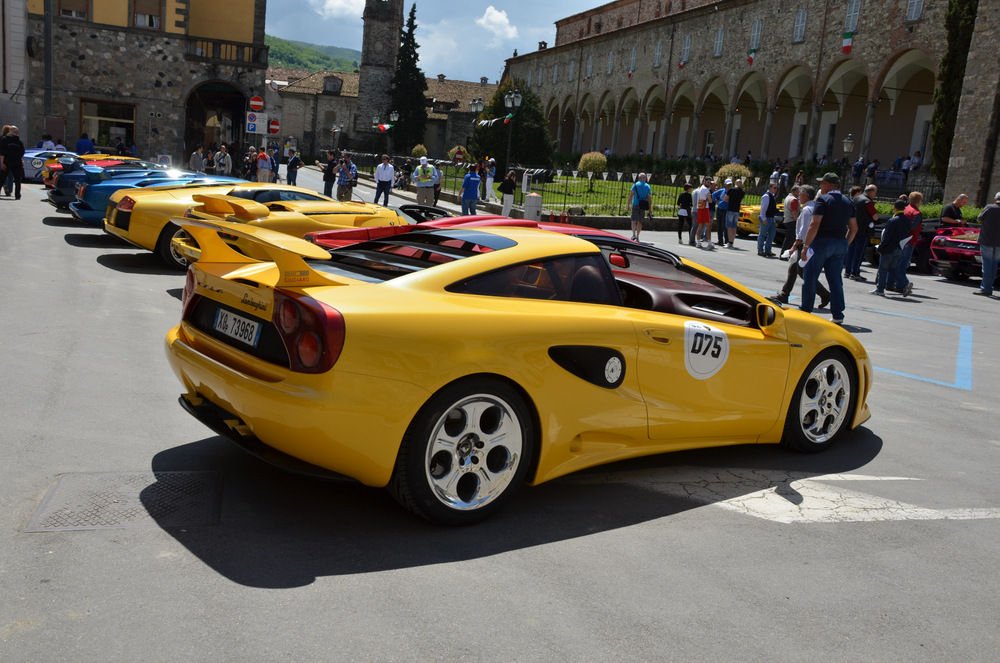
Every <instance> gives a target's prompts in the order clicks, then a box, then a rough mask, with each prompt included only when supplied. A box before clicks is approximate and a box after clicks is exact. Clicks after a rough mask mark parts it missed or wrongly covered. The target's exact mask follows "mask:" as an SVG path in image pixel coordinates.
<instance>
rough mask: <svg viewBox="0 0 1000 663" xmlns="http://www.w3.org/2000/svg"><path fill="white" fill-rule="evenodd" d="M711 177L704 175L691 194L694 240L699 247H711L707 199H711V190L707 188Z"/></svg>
mask: <svg viewBox="0 0 1000 663" xmlns="http://www.w3.org/2000/svg"><path fill="white" fill-rule="evenodd" d="M711 184H712V178H711V177H706V178H705V179H704V180H703V181H702V184H701V186H700V187H698V188H697V189H695V190H694V193H692V194H691V198H692V202H693V203H694V212H695V217H694V220H695V223H696V224H697V225H696V226H695V231H694V241H695V243H696V244H697V246H698V247H699V248H702V249H711V248H712V212H711V210H710V209H709V207H708V206H709V201H711V199H712V190H711V189H710V188H709V187H710V185H711Z"/></svg>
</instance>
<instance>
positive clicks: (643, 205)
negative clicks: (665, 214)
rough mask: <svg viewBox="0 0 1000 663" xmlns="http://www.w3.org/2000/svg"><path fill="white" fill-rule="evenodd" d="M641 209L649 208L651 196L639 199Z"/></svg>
mask: <svg viewBox="0 0 1000 663" xmlns="http://www.w3.org/2000/svg"><path fill="white" fill-rule="evenodd" d="M639 209H641V210H643V211H646V210H648V209H649V198H643V199H642V200H640V201H639Z"/></svg>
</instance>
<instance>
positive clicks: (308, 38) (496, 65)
mask: <svg viewBox="0 0 1000 663" xmlns="http://www.w3.org/2000/svg"><path fill="white" fill-rule="evenodd" d="M606 1H607V0H561V1H555V2H552V1H547V0H506V1H503V0H493V1H492V2H490V1H485V2H478V1H468V0H466V1H465V2H445V1H442V0H433V1H432V0H424V1H423V2H418V3H417V32H416V37H417V43H418V44H419V45H420V50H419V55H420V68H421V69H423V71H424V73H425V74H426V75H427V76H437V75H438V74H444V75H446V76H447V77H448V78H452V79H458V80H466V81H478V80H479V78H480V77H481V76H487V77H488V78H489V79H490V81H496V80H498V79H499V78H500V75H501V74H502V73H503V66H504V60H505V59H507V58H509V57H510V56H511V55H512V54H513V52H514V49H517V52H518V53H521V54H524V53H530V52H533V51H535V50H537V49H538V42H539V41H547V42H548V43H549V44H554V43H555V36H556V27H555V22H556V21H557V20H559V19H562V18H565V17H567V16H571V15H573V14H576V13H578V12H581V11H584V10H586V9H591V8H593V7H597V6H600V5H602V4H605V2H606ZM411 5H412V3H411V2H409V1H407V2H406V4H405V5H404V12H405V14H404V21H405V20H406V16H409V12H410V6H411ZM364 6H365V2H364V0H268V2H267V28H266V29H267V34H269V35H274V36H275V37H281V38H282V39H295V40H298V41H305V42H309V43H312V44H322V45H325V46H342V47H344V48H354V49H357V50H361V31H362V21H361V14H362V11H363V10H364Z"/></svg>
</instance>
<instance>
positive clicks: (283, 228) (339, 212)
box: [171, 194, 409, 262]
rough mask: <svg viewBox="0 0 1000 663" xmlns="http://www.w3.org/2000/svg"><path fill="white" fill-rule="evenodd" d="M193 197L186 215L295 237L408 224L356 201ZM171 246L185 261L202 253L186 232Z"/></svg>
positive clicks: (251, 251) (247, 248)
mask: <svg viewBox="0 0 1000 663" xmlns="http://www.w3.org/2000/svg"><path fill="white" fill-rule="evenodd" d="M192 198H193V200H194V202H195V203H196V206H195V207H191V208H189V209H188V210H187V212H186V213H185V216H186V217H187V218H191V219H225V220H226V221H230V222H234V223H246V224H249V225H253V226H257V227H260V228H269V229H271V230H277V231H278V232H283V233H286V234H288V235H294V236H296V237H305V235H306V234H307V233H314V232H322V231H327V230H341V229H344V228H370V227H374V226H397V225H405V224H407V223H409V221H408V220H406V219H404V218H403V217H401V216H400V215H399V214H397V213H396V212H395V211H394V210H391V209H389V208H387V207H382V206H381V205H375V204H372V203H365V202H358V201H346V202H339V201H329V200H282V201H275V202H269V203H266V204H261V203H258V202H255V201H253V200H247V199H246V198H239V197H237V196H226V195H218V194H195V195H194V196H193V197H192ZM231 244H232V245H233V246H235V247H236V248H237V249H238V250H240V251H242V252H243V253H245V254H247V255H249V256H253V257H259V258H262V259H263V258H266V257H267V256H266V255H261V254H260V252H259V251H257V250H256V249H255V245H254V244H253V243H251V242H245V241H241V240H239V239H235V240H233V241H232V242H231ZM171 247H172V252H173V253H174V254H179V255H181V256H182V257H183V258H184V260H185V261H186V262H194V261H196V260H198V257H199V256H200V255H201V250H200V249H199V248H198V245H197V244H196V243H195V242H194V241H192V239H191V236H190V235H188V234H187V233H177V234H175V235H174V238H173V240H172V241H171Z"/></svg>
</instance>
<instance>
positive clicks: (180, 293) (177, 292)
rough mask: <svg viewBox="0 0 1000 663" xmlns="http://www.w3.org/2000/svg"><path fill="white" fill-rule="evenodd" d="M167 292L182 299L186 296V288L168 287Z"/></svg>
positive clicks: (177, 298)
mask: <svg viewBox="0 0 1000 663" xmlns="http://www.w3.org/2000/svg"><path fill="white" fill-rule="evenodd" d="M167 294H168V295H170V296H171V297H173V298H174V299H176V300H177V301H180V300H181V299H183V298H184V288H167Z"/></svg>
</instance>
